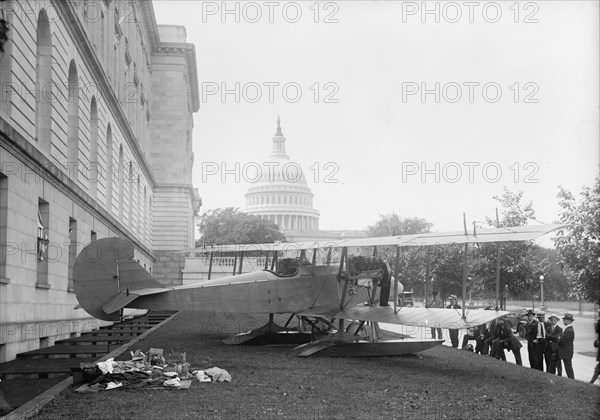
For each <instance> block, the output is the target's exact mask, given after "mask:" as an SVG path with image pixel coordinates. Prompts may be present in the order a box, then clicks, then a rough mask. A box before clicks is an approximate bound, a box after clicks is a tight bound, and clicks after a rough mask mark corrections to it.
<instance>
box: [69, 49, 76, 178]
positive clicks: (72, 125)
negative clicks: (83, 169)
mask: <svg viewBox="0 0 600 420" xmlns="http://www.w3.org/2000/svg"><path fill="white" fill-rule="evenodd" d="M68 91H69V92H68V93H69V95H68V104H67V163H68V168H69V172H70V174H71V176H72V178H73V179H74V180H76V179H77V175H78V173H79V77H78V75H77V66H76V65H75V60H71V64H69V82H68Z"/></svg>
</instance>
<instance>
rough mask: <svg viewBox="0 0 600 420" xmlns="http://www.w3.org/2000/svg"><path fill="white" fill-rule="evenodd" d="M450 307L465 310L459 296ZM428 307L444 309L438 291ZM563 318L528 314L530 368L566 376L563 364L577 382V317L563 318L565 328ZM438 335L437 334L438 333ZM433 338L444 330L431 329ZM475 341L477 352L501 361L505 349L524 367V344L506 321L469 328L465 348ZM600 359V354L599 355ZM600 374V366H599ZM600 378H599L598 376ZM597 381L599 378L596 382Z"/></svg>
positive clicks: (455, 339)
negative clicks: (574, 355) (575, 348)
mask: <svg viewBox="0 0 600 420" xmlns="http://www.w3.org/2000/svg"><path fill="white" fill-rule="evenodd" d="M448 299H449V301H450V304H449V305H448V306H446V308H447V309H461V306H460V305H459V304H458V299H457V297H456V296H455V295H450V296H449V297H448ZM426 307H428V308H443V307H444V305H443V303H442V301H441V299H440V298H439V294H438V292H437V291H434V292H433V294H432V300H431V301H430V302H429V304H428V305H427V306H426ZM559 320H560V318H559V317H558V316H557V315H554V314H553V315H550V317H548V321H546V320H545V314H544V313H541V312H540V313H538V314H536V313H535V312H534V311H533V310H531V309H530V310H529V311H528V312H527V322H526V324H525V326H524V327H525V338H526V339H527V353H528V356H529V366H530V367H531V368H532V369H537V370H541V371H544V363H545V364H546V372H548V373H551V374H558V375H559V376H562V370H563V365H564V369H565V373H566V375H567V377H569V378H571V379H575V375H574V373H573V363H572V360H573V343H574V341H575V331H574V330H573V326H572V324H573V321H574V319H573V315H571V314H570V313H566V314H565V316H564V317H563V318H562V320H563V324H564V325H565V328H564V329H563V328H561V327H560V326H559V325H558V321H559ZM458 332H459V330H458V329H449V330H448V333H449V335H450V342H451V343H452V347H454V348H458ZM436 333H437V334H436ZM431 335H432V338H433V339H435V338H436V335H437V337H438V339H442V329H441V328H431ZM469 340H475V341H476V347H475V349H473V350H474V351H475V352H477V353H481V354H489V355H490V356H493V357H495V358H497V359H502V360H506V356H505V354H504V350H508V351H512V353H513V355H514V357H515V363H516V364H518V365H522V364H523V361H522V359H521V347H523V345H522V344H521V341H520V340H519V338H518V337H516V336H515V335H514V334H513V332H512V328H511V326H510V325H508V323H506V322H505V320H504V319H497V320H495V321H493V322H492V323H491V324H490V325H489V327H487V326H486V325H480V326H479V327H478V328H471V329H469V331H468V333H467V334H466V335H465V336H464V338H463V342H462V348H463V349H467V348H469V345H468V341H469ZM598 359H599V360H600V353H599V356H598ZM596 370H597V371H598V374H600V363H599V364H598V366H597V367H596ZM596 378H597V376H596ZM594 380H595V379H594Z"/></svg>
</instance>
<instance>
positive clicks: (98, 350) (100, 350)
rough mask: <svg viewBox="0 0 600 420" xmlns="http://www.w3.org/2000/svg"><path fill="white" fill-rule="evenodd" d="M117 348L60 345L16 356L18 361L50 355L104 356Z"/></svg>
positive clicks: (112, 345)
mask: <svg viewBox="0 0 600 420" xmlns="http://www.w3.org/2000/svg"><path fill="white" fill-rule="evenodd" d="M118 347H119V346H117V345H114V344H111V345H106V344H96V345H91V344H90V345H77V346H73V345H67V344H61V345H57V346H51V347H44V348H43V349H37V350H32V351H27V352H24V353H19V354H17V358H18V359H26V358H35V357H39V356H42V357H48V356H51V355H64V354H68V355H72V356H75V355H78V354H96V355H98V354H106V353H110V352H111V351H113V350H115V349H116V348H118Z"/></svg>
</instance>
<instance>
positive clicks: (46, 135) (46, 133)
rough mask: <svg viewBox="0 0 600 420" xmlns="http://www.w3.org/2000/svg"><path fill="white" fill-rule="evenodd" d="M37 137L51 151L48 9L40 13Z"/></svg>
mask: <svg viewBox="0 0 600 420" xmlns="http://www.w3.org/2000/svg"><path fill="white" fill-rule="evenodd" d="M35 89H36V100H35V138H36V140H37V141H38V142H39V145H40V147H41V148H42V149H43V150H45V151H48V152H50V147H51V133H52V131H51V126H52V33H51V32H50V23H49V22H48V15H47V14H46V10H44V9H42V10H41V11H40V14H39V15H38V26H37V56H36V80H35Z"/></svg>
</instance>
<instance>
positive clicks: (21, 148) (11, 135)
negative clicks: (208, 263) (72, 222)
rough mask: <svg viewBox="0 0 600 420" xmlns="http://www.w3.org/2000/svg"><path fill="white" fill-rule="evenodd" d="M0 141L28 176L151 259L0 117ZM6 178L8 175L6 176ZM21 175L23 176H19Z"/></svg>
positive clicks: (124, 228)
mask: <svg viewBox="0 0 600 420" xmlns="http://www.w3.org/2000/svg"><path fill="white" fill-rule="evenodd" d="M0 139H2V141H1V142H0V143H1V144H2V147H3V148H5V149H6V150H7V151H8V152H9V153H10V154H11V155H12V156H14V157H15V158H17V159H18V160H20V161H21V162H22V163H23V164H24V165H26V166H27V167H29V168H30V169H31V171H32V172H31V176H34V175H37V176H39V177H41V178H43V179H45V180H47V181H48V182H50V183H51V184H52V186H54V187H55V188H56V189H57V190H59V191H60V192H61V193H62V194H64V195H65V196H66V197H67V198H69V199H70V200H72V201H73V202H75V203H77V205H79V206H81V207H82V208H83V209H84V210H86V211H87V212H88V213H90V214H91V215H92V216H94V217H96V218H98V219H100V220H102V221H103V222H104V223H106V224H107V225H108V227H109V228H110V229H111V230H113V231H114V232H115V233H117V234H118V235H121V236H125V237H127V238H129V239H131V240H132V241H133V243H134V244H135V245H136V247H138V248H139V249H140V250H142V251H143V252H145V253H146V254H148V255H149V256H150V257H151V258H153V259H154V253H153V251H152V250H151V249H150V248H148V247H147V246H146V245H144V244H143V243H142V242H141V241H139V239H138V238H137V236H135V235H134V234H133V233H132V232H130V231H129V230H128V229H127V228H126V227H125V226H124V225H123V224H122V223H120V222H119V221H118V220H117V219H116V218H115V217H114V216H113V215H112V214H110V213H109V212H108V211H106V210H105V209H104V208H102V207H101V206H100V205H99V204H98V202H97V201H96V200H94V199H93V198H92V197H91V196H90V195H89V194H88V193H87V192H86V191H84V190H83V189H82V188H81V187H80V186H79V185H77V184H76V183H75V182H73V181H72V180H71V179H70V178H69V177H68V176H67V175H65V173H64V172H63V171H62V170H61V169H60V168H59V167H58V166H56V165H55V164H54V163H53V162H52V161H51V160H50V159H48V158H47V157H46V156H44V154H43V153H42V152H40V151H39V150H38V149H37V148H36V147H35V146H33V145H32V144H31V143H30V142H29V141H27V140H26V139H25V138H24V137H23V136H21V134H19V133H18V132H17V131H16V130H14V129H13V127H12V126H11V125H10V124H9V123H8V122H7V121H6V120H4V119H3V118H1V117H0ZM6 175H7V176H10V175H11V174H6ZM21 176H24V173H23V172H22V173H21Z"/></svg>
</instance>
